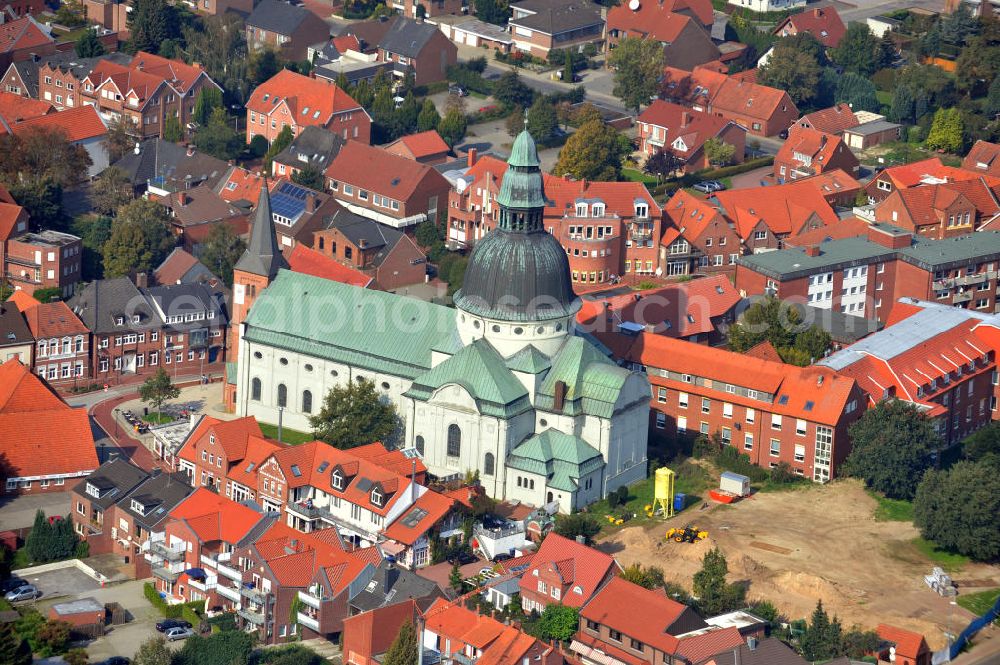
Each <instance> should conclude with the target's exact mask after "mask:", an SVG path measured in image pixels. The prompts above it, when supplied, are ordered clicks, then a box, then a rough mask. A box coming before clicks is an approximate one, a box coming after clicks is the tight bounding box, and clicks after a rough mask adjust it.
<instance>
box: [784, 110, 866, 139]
mask: <svg viewBox="0 0 1000 665" xmlns="http://www.w3.org/2000/svg"><path fill="white" fill-rule="evenodd" d="M799 122H800V123H803V122H805V123H808V124H809V126H811V127H812V128H813V129H817V130H819V131H821V132H826V133H827V134H840V133H841V132H843V131H844V130H846V129H850V128H851V127H857V126H858V125H860V124H861V123H860V122H858V119H857V117H855V115H854V111H852V110H851V105H850V104H837V105H836V106H831V107H830V108H825V109H820V110H819V111H813V112H812V113H807V114H806V115H804V116H802V117H801V118H799Z"/></svg>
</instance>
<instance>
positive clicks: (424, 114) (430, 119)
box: [417, 99, 441, 132]
mask: <svg viewBox="0 0 1000 665" xmlns="http://www.w3.org/2000/svg"><path fill="white" fill-rule="evenodd" d="M439 122H441V116H440V115H439V114H438V112H437V107H436V106H434V102H432V101H431V100H430V99H424V104H423V106H421V107H420V114H419V115H418V116H417V129H418V130H419V131H421V132H427V131H430V130H432V129H437V126H438V123H439Z"/></svg>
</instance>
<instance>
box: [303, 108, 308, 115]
mask: <svg viewBox="0 0 1000 665" xmlns="http://www.w3.org/2000/svg"><path fill="white" fill-rule="evenodd" d="M302 115H309V107H308V106H307V107H305V108H304V109H302Z"/></svg>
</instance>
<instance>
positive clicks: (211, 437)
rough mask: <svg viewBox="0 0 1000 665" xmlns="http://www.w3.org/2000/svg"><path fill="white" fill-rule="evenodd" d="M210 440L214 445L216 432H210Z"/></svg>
mask: <svg viewBox="0 0 1000 665" xmlns="http://www.w3.org/2000/svg"><path fill="white" fill-rule="evenodd" d="M208 442H209V443H211V444H213V445H214V444H215V435H214V434H209V435H208Z"/></svg>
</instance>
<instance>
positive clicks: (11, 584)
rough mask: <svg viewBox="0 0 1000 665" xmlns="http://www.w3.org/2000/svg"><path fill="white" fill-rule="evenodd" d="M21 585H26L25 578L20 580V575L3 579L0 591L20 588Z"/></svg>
mask: <svg viewBox="0 0 1000 665" xmlns="http://www.w3.org/2000/svg"><path fill="white" fill-rule="evenodd" d="M23 586H28V581H27V580H22V579H21V578H20V577H12V578H10V579H9V580H5V581H4V583H3V584H2V585H0V592H2V593H7V592H8V591H13V590H14V589H20V588H21V587H23Z"/></svg>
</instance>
